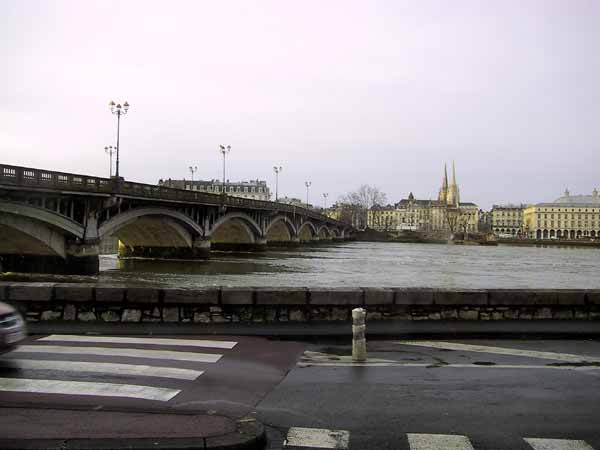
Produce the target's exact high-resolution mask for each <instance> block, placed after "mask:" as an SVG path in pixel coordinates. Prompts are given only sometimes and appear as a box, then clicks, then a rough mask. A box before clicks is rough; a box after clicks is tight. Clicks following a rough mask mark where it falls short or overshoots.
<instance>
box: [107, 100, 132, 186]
mask: <svg viewBox="0 0 600 450" xmlns="http://www.w3.org/2000/svg"><path fill="white" fill-rule="evenodd" d="M108 107H109V108H110V112H111V113H113V114H114V115H116V116H117V167H116V171H115V177H116V178H119V132H120V128H121V116H124V115H125V114H127V111H129V103H127V102H125V103H123V106H121V104H120V103H118V104H115V102H113V101H112V100H111V101H110V102H109V103H108Z"/></svg>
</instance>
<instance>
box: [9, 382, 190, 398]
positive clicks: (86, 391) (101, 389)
mask: <svg viewBox="0 0 600 450" xmlns="http://www.w3.org/2000/svg"><path fill="white" fill-rule="evenodd" d="M0 391H5V392H29V393H36V394H66V395H98V396H102V397H128V398H140V399H145V400H158V401H161V402H166V401H169V400H171V399H172V398H173V397H175V396H176V395H177V394H179V393H180V392H181V391H180V390H178V389H167V388H155V387H150V386H138V385H135V384H115V383H93V382H83V381H59V380H31V379H24V378H23V379H19V378H0Z"/></svg>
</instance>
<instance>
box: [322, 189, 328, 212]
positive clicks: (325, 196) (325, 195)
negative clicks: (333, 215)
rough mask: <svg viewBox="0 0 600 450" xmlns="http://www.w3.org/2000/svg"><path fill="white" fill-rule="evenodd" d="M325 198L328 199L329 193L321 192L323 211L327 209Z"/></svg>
mask: <svg viewBox="0 0 600 450" xmlns="http://www.w3.org/2000/svg"><path fill="white" fill-rule="evenodd" d="M327 197H329V193H327V192H323V205H324V206H323V209H327Z"/></svg>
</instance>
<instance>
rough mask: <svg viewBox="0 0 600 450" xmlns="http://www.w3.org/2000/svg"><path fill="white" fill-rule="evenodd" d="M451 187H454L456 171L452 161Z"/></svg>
mask: <svg viewBox="0 0 600 450" xmlns="http://www.w3.org/2000/svg"><path fill="white" fill-rule="evenodd" d="M452 186H456V169H455V168H454V161H452Z"/></svg>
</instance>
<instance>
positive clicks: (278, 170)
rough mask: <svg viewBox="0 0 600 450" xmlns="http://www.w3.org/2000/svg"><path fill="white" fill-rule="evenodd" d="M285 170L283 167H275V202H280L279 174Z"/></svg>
mask: <svg viewBox="0 0 600 450" xmlns="http://www.w3.org/2000/svg"><path fill="white" fill-rule="evenodd" d="M282 170H283V167H281V166H273V172H275V201H277V200H279V173H280V172H281V171H282Z"/></svg>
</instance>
